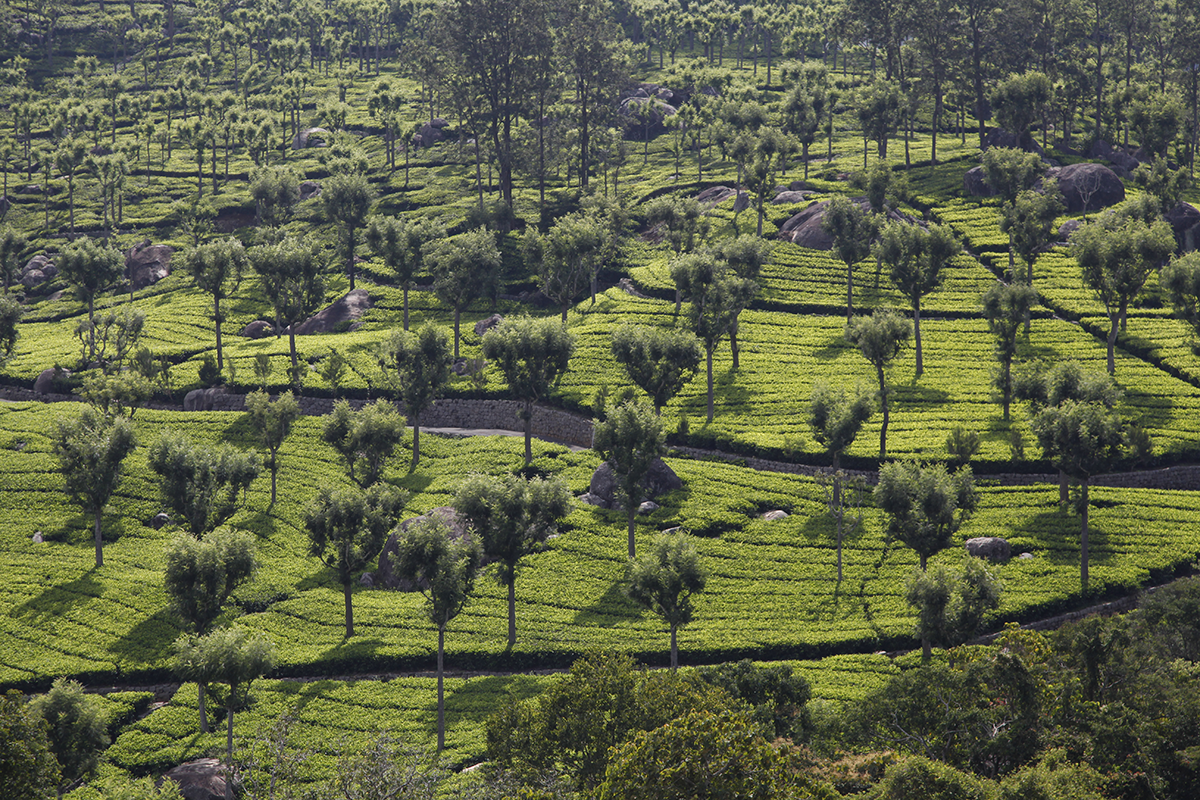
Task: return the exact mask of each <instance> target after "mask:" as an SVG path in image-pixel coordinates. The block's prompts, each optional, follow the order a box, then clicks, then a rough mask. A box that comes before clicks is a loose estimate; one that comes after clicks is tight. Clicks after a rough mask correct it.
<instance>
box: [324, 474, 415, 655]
mask: <svg viewBox="0 0 1200 800" xmlns="http://www.w3.org/2000/svg"><path fill="white" fill-rule="evenodd" d="M407 500H408V494H407V493H406V492H404V491H403V490H400V489H397V488H396V487H394V486H391V485H389V484H375V485H373V486H371V487H370V488H369V489H367V490H366V491H365V492H363V491H359V490H357V489H329V488H327V487H323V488H322V489H321V490H320V491H319V492H318V493H317V497H316V499H315V500H313V502H312V504H311V505H310V506H309V508H308V512H307V514H306V515H305V521H304V524H305V528H306V530H307V532H308V552H309V555H312V556H316V557H317V558H319V559H320V560H321V563H323V564H324V565H325V566H327V567H329V568H330V569H331V570H333V571H334V572H335V573H336V575H337V581H338V583H339V584H341V586H342V594H343V595H344V599H345V603H346V638H350V637H351V636H353V635H354V611H353V608H352V606H351V599H350V596H351V589H352V588H353V586H354V581H355V579H357V578H358V576H359V574H360V573H361V572H362V571H363V570H364V569H366V568H367V567H368V566H370V564H371V562H372V561H374V560H375V557H376V556H378V555H379V551H380V550H382V549H383V543H384V541H385V540H386V539H387V535H388V532H389V531H390V530H391V528H392V526H393V525H394V524H395V522H396V518H397V516H399V513H400V509H401V508H403V507H404V504H405V502H407Z"/></svg>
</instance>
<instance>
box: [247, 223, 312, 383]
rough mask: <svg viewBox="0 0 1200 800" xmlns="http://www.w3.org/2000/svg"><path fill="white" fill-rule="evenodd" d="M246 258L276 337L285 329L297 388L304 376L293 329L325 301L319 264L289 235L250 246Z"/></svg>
mask: <svg viewBox="0 0 1200 800" xmlns="http://www.w3.org/2000/svg"><path fill="white" fill-rule="evenodd" d="M248 255H249V257H250V263H251V265H252V266H253V267H254V271H255V272H257V273H258V274H259V277H260V278H261V281H262V289H263V293H264V294H265V295H266V296H267V300H268V301H269V302H270V303H271V306H272V307H273V308H274V310H275V335H276V336H278V335H279V334H280V332H281V331H283V330H284V328H285V326H286V328H287V334H288V350H289V351H290V353H291V359H292V368H291V375H292V383H293V384H294V385H295V386H296V387H297V388H299V387H300V384H301V381H302V379H303V373H302V372H301V368H300V357H299V355H298V354H297V353H296V326H297V325H299V324H300V323H301V322H302V321H303V320H305V319H306V318H307V317H308V316H309V315H310V314H312V313H313V312H314V311H316V310H317V308H319V307H320V305H321V303H322V302H324V300H325V277H324V275H322V271H323V270H322V265H321V262H320V260H319V259H318V258H317V254H316V253H315V252H314V251H313V248H312V247H310V246H307V245H306V244H304V243H302V242H301V241H299V240H298V239H296V238H293V237H291V236H288V237H286V238H284V239H283V240H281V241H279V242H278V243H276V244H267V245H259V246H258V247H252V248H250V250H249V251H248Z"/></svg>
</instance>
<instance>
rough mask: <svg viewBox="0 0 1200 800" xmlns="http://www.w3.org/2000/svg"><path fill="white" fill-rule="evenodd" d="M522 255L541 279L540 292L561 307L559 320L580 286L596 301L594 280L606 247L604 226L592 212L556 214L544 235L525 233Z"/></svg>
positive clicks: (597, 274) (532, 232) (563, 316)
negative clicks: (586, 288)
mask: <svg viewBox="0 0 1200 800" xmlns="http://www.w3.org/2000/svg"><path fill="white" fill-rule="evenodd" d="M525 236H526V238H525V247H524V249H525V259H526V261H527V262H528V266H531V267H533V268H534V269H535V270H536V271H537V274H538V278H539V279H540V280H541V284H542V292H543V293H544V294H545V295H546V296H547V297H549V298H550V299H551V300H554V301H555V302H556V303H557V304H558V306H559V308H561V309H562V321H563V323H564V324H565V323H566V321H567V311H568V309H570V307H571V304H572V303H573V302H575V298H576V297H578V296H579V292H580V291H582V289H583V287H584V286H585V285H586V286H590V287H591V293H592V304H593V305H595V303H596V281H597V278H598V276H599V273H600V266H601V264H602V263H603V260H604V254H605V249H606V239H607V236H606V233H605V230H604V226H603V225H601V224H600V221H599V220H598V219H596V217H595V216H594V215H592V214H584V213H579V214H568V215H566V216H564V217H560V218H559V219H558V220H557V221H556V222H555V223H554V227H552V228H551V229H550V231H549V233H547V234H546V236H544V237H541V236H538V235H537V233H536V231H534V230H532V229H531V230H530V231H529V232H527V233H526V234H525Z"/></svg>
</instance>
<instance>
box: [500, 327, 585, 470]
mask: <svg viewBox="0 0 1200 800" xmlns="http://www.w3.org/2000/svg"><path fill="white" fill-rule="evenodd" d="M574 352H575V337H574V336H572V335H571V333H570V332H569V331H567V326H566V325H565V324H563V323H561V322H559V321H558V320H556V319H550V318H545V319H534V318H532V317H517V318H515V319H513V318H510V319H506V320H504V322H502V323H500V325H498V326H497V327H495V328H493V329H492V330H490V331H488V332H487V333H485V334H484V335H483V357H484V358H486V359H487V360H488V361H490V362H491V363H493V364H495V365H496V368H497V369H499V370H500V372H501V374H503V375H504V380H505V381H506V382H507V383H508V390H509V393H510V394H511V395H512V396H513V397H515V398H517V399H518V400H520V401H521V402H522V403H523V404H524V407H523V409H522V411H521V418H522V420H523V421H524V423H525V463H526V465H528V464H530V463H531V462H532V461H533V444H532V440H533V405H534V403H536V402H538V401H539V400H542V399H543V398H545V397H546V395H547V394H548V393H549V391H550V387H551V386H552V385H554V383H555V382H556V381H557V380H558V379H559V378H560V377H561V376H562V374H563V373H565V372H566V371H567V366H568V364H569V363H570V360H571V354H572V353H574Z"/></svg>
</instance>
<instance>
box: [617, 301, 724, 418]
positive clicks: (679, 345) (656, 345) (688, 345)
mask: <svg viewBox="0 0 1200 800" xmlns="http://www.w3.org/2000/svg"><path fill="white" fill-rule="evenodd" d="M612 354H613V358H614V359H615V360H616V362H617V363H618V364H620V365H621V366H622V367H624V368H625V372H626V373H628V375H629V379H630V380H631V381H633V382H634V384H635V385H637V387H638V388H639V389H641V390H642V391H644V392H645V393H646V394H648V395H650V400H651V401H652V402H653V403H654V413H655V414H658V415H661V414H662V409H663V406H665V405H666V404H667V403H669V402H670V401H671V398H672V397H674V396H675V395H677V394H679V390H680V389H682V388H683V386H684V384H686V383H687V382H688V381H690V380H691V379H692V378H693V377H694V376H695V374H696V370H697V369H698V368H699V366H700V358H701V356H702V351H701V349H700V340H699V339H697V338H696V336H695V334H693V333H691V332H690V331H686V330H667V329H664V328H657V327H644V326H641V325H636V326H635V325H629V324H625V325H620V326H618V327H617V328H615V329H614V330H613V334H612Z"/></svg>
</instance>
